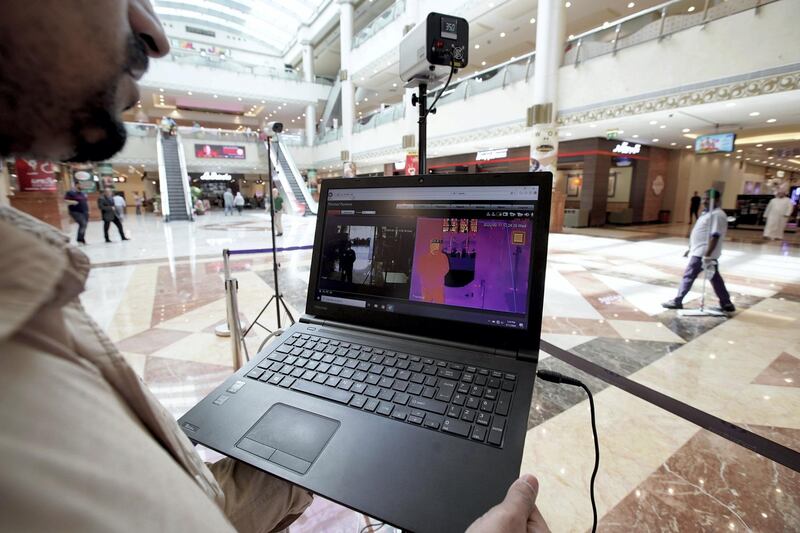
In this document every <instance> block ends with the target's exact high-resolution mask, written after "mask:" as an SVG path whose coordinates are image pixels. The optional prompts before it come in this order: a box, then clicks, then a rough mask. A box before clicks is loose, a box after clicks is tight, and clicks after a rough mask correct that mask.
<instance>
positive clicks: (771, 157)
mask: <svg viewBox="0 0 800 533" xmlns="http://www.w3.org/2000/svg"><path fill="white" fill-rule="evenodd" d="M767 159H775V157H774V156H769V157H768V158H767Z"/></svg>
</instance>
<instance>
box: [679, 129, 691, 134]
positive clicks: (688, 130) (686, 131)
mask: <svg viewBox="0 0 800 533" xmlns="http://www.w3.org/2000/svg"><path fill="white" fill-rule="evenodd" d="M681 131H682V132H683V133H689V132H690V131H692V130H690V129H689V128H683V129H682V130H681Z"/></svg>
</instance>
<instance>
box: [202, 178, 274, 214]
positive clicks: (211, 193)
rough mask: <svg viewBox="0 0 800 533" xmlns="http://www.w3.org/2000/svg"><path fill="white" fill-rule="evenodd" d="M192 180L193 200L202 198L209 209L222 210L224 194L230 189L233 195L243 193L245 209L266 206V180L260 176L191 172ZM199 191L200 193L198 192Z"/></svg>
mask: <svg viewBox="0 0 800 533" xmlns="http://www.w3.org/2000/svg"><path fill="white" fill-rule="evenodd" d="M189 177H190V178H191V180H192V182H191V183H192V188H193V189H194V191H193V197H194V198H193V200H196V199H197V198H200V199H201V200H203V202H204V203H205V202H207V207H208V208H211V209H214V208H218V209H222V208H223V206H224V201H223V194H224V193H225V191H226V190H227V189H230V190H231V192H232V193H233V194H236V193H237V192H241V193H242V196H244V201H245V207H248V208H260V207H263V206H264V191H265V190H266V189H265V188H266V187H267V185H266V178H263V177H261V176H258V175H249V176H248V175H245V174H229V173H225V172H219V173H218V172H189ZM197 191H199V193H198V192H197Z"/></svg>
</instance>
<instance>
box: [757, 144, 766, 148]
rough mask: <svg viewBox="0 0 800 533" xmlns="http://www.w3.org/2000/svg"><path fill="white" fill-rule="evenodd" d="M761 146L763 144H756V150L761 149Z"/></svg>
mask: <svg viewBox="0 0 800 533" xmlns="http://www.w3.org/2000/svg"><path fill="white" fill-rule="evenodd" d="M762 146H764V143H758V144H757V145H756V148H761V147H762Z"/></svg>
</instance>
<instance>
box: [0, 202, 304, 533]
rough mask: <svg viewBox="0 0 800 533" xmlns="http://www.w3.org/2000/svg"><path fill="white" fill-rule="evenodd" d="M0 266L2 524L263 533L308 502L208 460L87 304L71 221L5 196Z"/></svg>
mask: <svg viewBox="0 0 800 533" xmlns="http://www.w3.org/2000/svg"><path fill="white" fill-rule="evenodd" d="M0 272H2V276H0V457H2V466H1V467H0V524H2V529H3V530H5V531H14V532H26V531H81V532H93V531H98V532H100V531H102V532H107V531H137V532H143V531H147V532H150V531H215V532H225V531H233V530H234V526H235V528H236V529H238V530H240V531H265V532H266V531H272V530H279V529H282V528H284V527H286V526H287V525H288V524H289V523H291V521H293V520H294V519H295V518H296V517H297V516H299V515H300V514H301V513H302V512H303V510H304V509H305V508H306V507H307V506H308V505H309V504H310V503H311V496H310V494H309V493H308V492H306V491H305V490H302V489H300V488H298V487H295V486H293V485H291V484H289V483H286V482H284V481H281V480H278V479H277V478H274V477H272V476H269V475H267V474H264V473H262V472H260V471H258V470H256V469H254V468H251V467H249V466H247V465H245V464H243V463H239V462H236V461H234V460H231V459H224V460H222V461H219V462H218V463H215V464H214V465H209V466H207V465H205V464H204V463H203V461H202V460H201V459H200V457H199V455H198V454H197V453H196V452H195V450H194V447H193V446H192V444H191V442H190V441H189V440H188V439H187V438H186V436H185V435H184V434H183V432H182V431H181V430H180V429H179V428H178V425H177V423H176V422H175V420H174V419H173V418H172V416H171V415H170V414H169V413H168V412H167V411H166V410H165V409H164V408H163V407H162V406H161V405H160V404H159V403H158V401H157V400H156V399H155V398H154V397H153V395H152V394H151V393H150V391H149V390H148V389H147V387H146V386H145V385H144V384H143V383H142V382H141V380H140V379H139V377H138V376H137V375H136V374H135V373H134V371H133V370H132V369H131V368H130V367H129V366H128V364H127V363H126V362H125V360H124V359H123V358H122V356H121V355H120V353H119V351H118V350H117V349H116V348H115V347H114V345H113V343H112V342H111V341H110V340H109V339H108V338H107V337H106V335H105V334H104V333H103V332H102V331H101V330H100V328H99V327H98V326H97V324H96V323H95V322H94V321H93V320H92V319H91V318H90V317H89V316H88V314H87V313H86V312H85V311H84V310H83V308H82V307H81V304H80V301H79V300H78V295H79V294H80V293H81V292H82V290H83V288H84V283H85V281H86V277H87V275H88V272H89V261H88V259H87V257H86V256H85V255H83V253H81V252H80V251H78V250H77V249H75V248H73V247H72V246H70V245H69V244H68V240H67V238H66V237H65V236H64V235H63V234H61V233H60V232H58V231H56V230H55V229H53V228H52V227H50V226H48V225H46V224H44V223H42V222H40V221H38V220H36V219H34V218H32V217H30V216H28V215H25V214H24V213H21V212H19V211H16V210H14V209H11V208H6V207H0ZM209 467H210V468H209Z"/></svg>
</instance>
